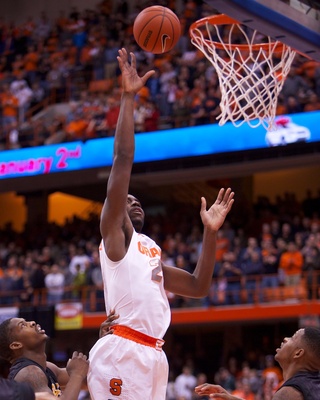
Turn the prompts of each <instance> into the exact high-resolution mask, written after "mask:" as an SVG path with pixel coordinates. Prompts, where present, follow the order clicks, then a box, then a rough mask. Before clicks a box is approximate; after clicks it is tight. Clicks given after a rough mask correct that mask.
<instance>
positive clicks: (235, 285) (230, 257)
mask: <svg viewBox="0 0 320 400" xmlns="http://www.w3.org/2000/svg"><path fill="white" fill-rule="evenodd" d="M241 275H242V270H241V268H240V267H239V265H237V261H236V255H235V253H234V252H232V251H229V252H227V253H225V254H224V255H223V261H222V265H221V269H220V271H219V276H224V277H225V278H226V288H225V303H226V304H227V305H232V304H241V296H240V295H241Z"/></svg>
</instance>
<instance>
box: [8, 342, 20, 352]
mask: <svg viewBox="0 0 320 400" xmlns="http://www.w3.org/2000/svg"><path fill="white" fill-rule="evenodd" d="M9 348H10V350H13V351H14V350H18V349H21V348H22V343H21V342H12V343H10V344H9Z"/></svg>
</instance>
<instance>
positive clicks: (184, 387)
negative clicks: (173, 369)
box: [174, 365, 197, 400]
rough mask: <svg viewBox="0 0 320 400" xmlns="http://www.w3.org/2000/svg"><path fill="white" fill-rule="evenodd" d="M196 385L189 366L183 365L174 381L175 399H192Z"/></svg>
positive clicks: (195, 379)
mask: <svg viewBox="0 0 320 400" xmlns="http://www.w3.org/2000/svg"><path fill="white" fill-rule="evenodd" d="M196 385H197V378H196V377H195V376H194V375H193V371H192V369H191V367H189V366H187V365H185V366H184V367H183V368H182V373H181V374H180V375H178V376H177V378H176V380H175V383H174V388H175V393H176V400H192V396H193V393H194V388H195V387H196Z"/></svg>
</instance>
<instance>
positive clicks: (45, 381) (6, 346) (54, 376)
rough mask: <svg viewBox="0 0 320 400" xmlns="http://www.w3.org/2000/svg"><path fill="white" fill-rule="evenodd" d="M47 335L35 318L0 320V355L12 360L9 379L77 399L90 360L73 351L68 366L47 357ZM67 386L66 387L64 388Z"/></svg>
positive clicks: (51, 394)
mask: <svg viewBox="0 0 320 400" xmlns="http://www.w3.org/2000/svg"><path fill="white" fill-rule="evenodd" d="M47 340H48V336H47V335H46V333H45V331H44V330H43V329H41V327H40V325H38V324H36V323H35V322H34V321H25V320H24V319H23V318H9V319H7V320H5V321H3V322H2V323H1V324H0V356H1V357H2V358H4V359H6V360H7V361H9V362H10V363H11V368H10V372H9V377H8V378H9V379H14V380H15V381H17V382H24V383H28V384H29V385H30V386H31V387H32V389H33V390H34V392H35V393H38V392H44V393H47V394H48V396H49V397H48V398H52V399H55V398H57V397H59V398H60V400H77V399H78V396H79V393H80V390H81V386H82V383H83V380H84V379H85V377H86V375H87V372H88V367H89V361H88V360H87V357H86V356H85V355H83V354H82V353H78V352H76V351H75V352H74V353H73V356H72V359H71V360H69V362H68V364H67V367H66V368H59V367H58V366H57V365H55V364H53V363H51V362H48V361H47V355H46V353H45V347H46V343H47ZM61 387H64V390H63V391H62V390H61Z"/></svg>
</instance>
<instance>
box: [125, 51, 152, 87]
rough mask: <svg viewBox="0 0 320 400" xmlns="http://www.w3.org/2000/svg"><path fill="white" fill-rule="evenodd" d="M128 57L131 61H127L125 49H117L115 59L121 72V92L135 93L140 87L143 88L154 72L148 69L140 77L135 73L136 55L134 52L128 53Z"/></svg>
mask: <svg viewBox="0 0 320 400" xmlns="http://www.w3.org/2000/svg"><path fill="white" fill-rule="evenodd" d="M130 57H131V63H129V57H128V53H127V50H126V49H124V48H122V49H121V50H119V56H118V57H117V60H118V63H119V68H120V70H121V74H122V77H121V78H122V89H123V92H125V93H131V94H136V93H137V92H138V91H139V90H140V89H141V88H143V86H144V85H145V84H146V82H147V80H148V79H149V78H150V76H151V75H153V74H154V73H155V71H154V70H151V71H148V72H147V73H146V74H144V75H143V76H141V77H140V76H139V75H138V73H137V62H136V56H135V55H134V53H130Z"/></svg>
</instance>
